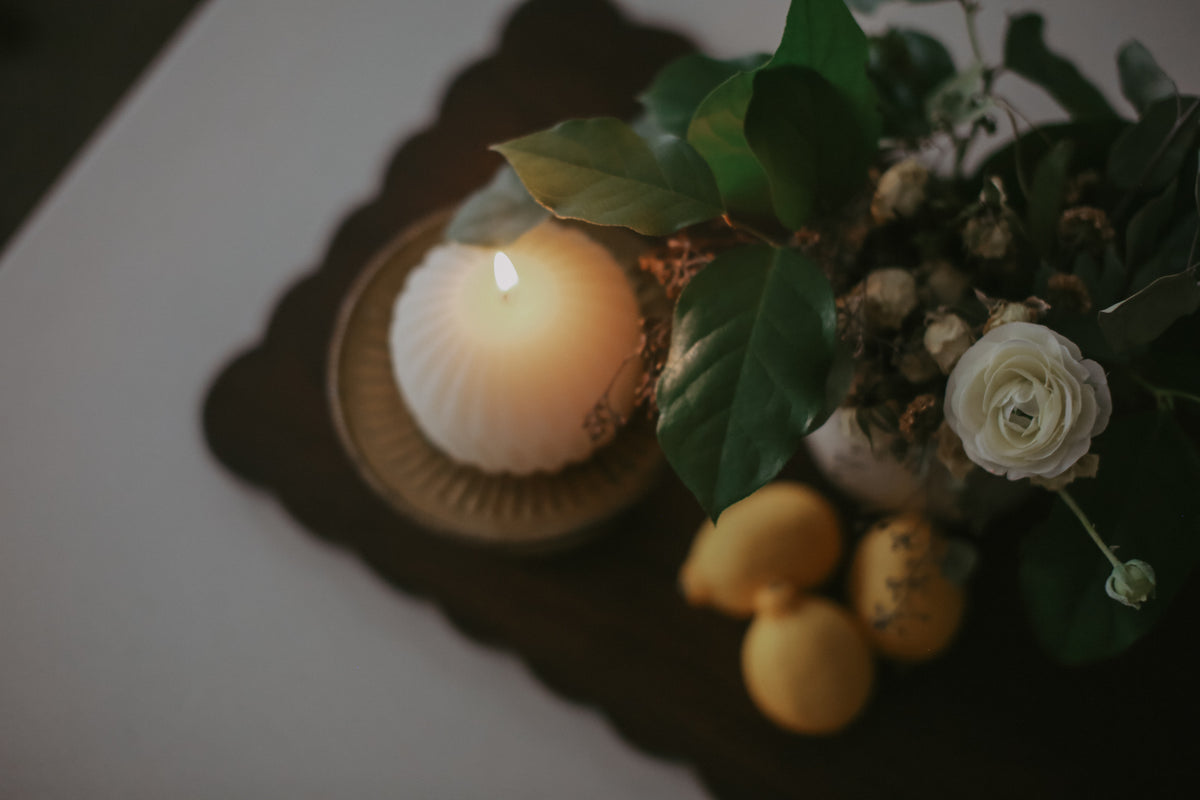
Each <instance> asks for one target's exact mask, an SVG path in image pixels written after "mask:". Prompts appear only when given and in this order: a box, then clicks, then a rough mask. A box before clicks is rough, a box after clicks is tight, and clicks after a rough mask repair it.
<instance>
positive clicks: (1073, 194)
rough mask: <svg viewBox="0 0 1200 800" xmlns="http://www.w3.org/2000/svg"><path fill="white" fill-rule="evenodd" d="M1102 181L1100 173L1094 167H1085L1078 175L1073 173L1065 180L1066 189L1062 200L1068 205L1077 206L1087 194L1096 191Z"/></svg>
mask: <svg viewBox="0 0 1200 800" xmlns="http://www.w3.org/2000/svg"><path fill="white" fill-rule="evenodd" d="M1101 183H1102V181H1101V180H1100V173H1099V172H1097V171H1096V170H1094V169H1085V170H1084V171H1083V172H1080V173H1079V174H1078V175H1073V176H1072V177H1071V179H1070V180H1068V181H1067V189H1066V192H1065V193H1064V194H1063V202H1064V203H1066V204H1067V205H1068V206H1077V205H1079V204H1080V203H1082V202H1084V200H1086V199H1087V198H1088V197H1089V196H1091V195H1093V194H1095V193H1096V190H1097V189H1099V188H1100V185H1101Z"/></svg>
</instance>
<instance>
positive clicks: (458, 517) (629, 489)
mask: <svg viewBox="0 0 1200 800" xmlns="http://www.w3.org/2000/svg"><path fill="white" fill-rule="evenodd" d="M451 215H452V212H450V211H446V212H442V213H439V214H435V215H433V216H431V217H428V218H426V219H425V220H423V221H421V222H418V223H416V224H415V225H413V226H412V227H411V228H409V229H407V230H406V231H404V232H403V233H401V234H400V235H399V236H398V237H397V238H396V239H395V240H394V241H393V242H392V243H391V244H389V245H388V246H387V247H385V248H384V249H383V251H381V252H380V253H379V255H377V256H376V257H375V258H374V260H373V261H372V262H371V263H370V265H369V266H368V267H367V268H366V270H365V271H364V272H363V273H362V275H360V276H359V277H358V279H357V280H356V281H355V282H354V284H352V286H351V287H350V290H349V292H348V293H347V295H346V298H345V299H344V300H343V302H342V306H341V309H340V311H339V314H338V320H337V324H336V326H335V329H334V335H333V340H332V342H331V345H330V353H329V371H328V385H327V391H328V396H329V401H330V407H331V409H332V413H333V421H334V426H335V428H336V430H337V432H338V436H339V438H340V439H341V442H342V446H343V447H344V448H345V450H346V452H347V453H348V454H349V456H350V459H351V460H352V461H353V463H354V465H355V467H356V468H357V469H358V472H359V474H360V475H361V476H362V478H363V479H364V480H365V481H366V482H367V483H368V484H369V485H370V486H371V488H372V489H374V490H375V492H376V493H377V494H378V495H379V496H380V497H382V498H383V499H384V500H385V501H387V502H388V503H389V504H390V505H391V506H392V507H394V508H395V509H396V510H397V511H399V512H401V513H402V514H404V515H406V516H409V517H412V518H413V519H415V520H417V521H418V522H420V523H421V524H423V525H425V526H426V527H429V528H432V529H435V530H437V531H441V532H445V533H450V534H454V535H457V536H459V537H462V538H464V539H466V540H469V541H473V542H476V543H480V544H486V545H491V546H497V547H505V548H510V549H514V550H537V549H545V548H548V547H559V546H563V545H565V544H568V543H570V542H573V541H576V540H578V539H580V538H583V535H584V534H586V533H587V532H588V529H589V528H591V527H593V526H595V525H596V523H598V522H600V521H602V520H604V519H606V518H608V517H610V516H612V515H613V514H614V513H616V512H618V511H620V510H621V509H623V508H625V507H627V506H629V505H630V504H632V503H633V502H634V501H636V500H637V499H638V498H639V497H641V496H642V495H643V494H644V493H645V492H646V490H647V489H648V488H649V487H650V485H651V484H652V483H653V481H654V479H655V478H656V476H657V475H658V473H659V470H660V467H661V465H662V461H663V459H662V454H661V451H660V450H659V448H658V442H657V440H656V439H655V436H654V430H653V427H652V426H651V425H650V424H649V423H648V422H647V421H645V420H643V419H640V418H639V419H635V420H634V421H631V422H630V423H629V424H627V425H625V426H624V427H623V428H622V429H621V430H620V431H619V432H618V433H617V436H616V437H615V438H614V439H613V441H612V442H611V443H609V444H608V445H606V446H605V447H603V448H601V449H600V450H598V451H597V452H596V453H595V454H594V455H593V456H592V457H591V458H590V459H589V460H587V461H585V462H581V463H578V464H574V465H572V466H569V467H567V468H566V469H564V470H562V471H560V472H556V473H552V474H551V473H537V474H535V475H531V476H515V475H504V474H494V473H487V472H483V471H482V470H479V469H476V468H474V467H470V466H466V465H463V464H460V463H458V462H456V461H453V460H451V459H450V458H448V457H447V456H446V455H445V454H443V453H442V452H441V451H439V450H437V449H436V448H434V447H433V445H431V444H430V443H429V442H428V441H427V440H426V439H425V437H424V435H423V434H422V433H421V431H420V429H418V427H417V425H416V423H415V422H414V420H413V418H412V415H411V414H410V412H409V410H408V407H407V406H406V405H405V403H404V399H403V397H402V395H401V394H400V390H399V388H398V387H397V385H396V380H395V376H394V373H393V370H392V362H391V354H390V350H389V344H388V335H389V330H390V327H391V322H392V310H393V307H394V305H395V300H396V297H397V296H398V295H399V293H400V291H401V289H402V288H403V286H404V281H405V279H406V278H407V276H408V273H409V271H410V270H412V269H413V268H414V267H416V266H417V265H418V264H420V263H421V261H422V259H423V258H424V256H425V253H426V251H427V250H429V249H430V248H431V247H433V246H434V245H436V244H438V243H439V242H441V241H442V231H443V229H444V228H445V226H446V224H447V223H448V222H449V219H450V217H451ZM592 235H593V236H594V238H597V239H598V240H602V243H603V244H605V245H606V246H608V247H609V248H610V249H611V250H612V251H613V252H614V255H616V256H617V258H618V260H619V261H621V263H622V264H623V265H625V267H626V269H627V270H628V271H630V273H631V277H632V278H634V279H635V286H638V289H639V297H640V300H641V302H642V307H643V311H644V312H646V313H662V312H663V305H662V304H663V302H664V301H663V299H662V297H661V295H660V294H659V293H657V292H656V291H654V288H653V287H651V286H648V285H647V284H648V283H650V282H649V281H646V280H644V279H639V276H638V275H636V274H635V273H636V272H637V268H636V253H637V252H638V250H639V249H640V247H641V240H640V239H637V238H635V237H633V236H632V235H631V234H626V233H625V232H621V231H608V230H605V231H602V232H601V235H597V234H595V233H592Z"/></svg>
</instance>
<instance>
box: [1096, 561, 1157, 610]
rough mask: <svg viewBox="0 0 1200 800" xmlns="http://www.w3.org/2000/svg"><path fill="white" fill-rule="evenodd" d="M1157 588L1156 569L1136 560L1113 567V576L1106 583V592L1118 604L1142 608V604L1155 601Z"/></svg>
mask: <svg viewBox="0 0 1200 800" xmlns="http://www.w3.org/2000/svg"><path fill="white" fill-rule="evenodd" d="M1155 586H1156V583H1155V581H1154V567H1152V566H1150V565H1149V564H1147V563H1146V562H1145V561H1142V560H1140V559H1137V558H1135V559H1133V560H1131V561H1126V562H1125V563H1124V564H1122V565H1121V566H1119V567H1113V571H1112V574H1111V575H1109V576H1108V580H1107V581H1105V582H1104V591H1105V592H1106V593H1107V594H1108V596H1109V597H1111V598H1112V599H1113V600H1116V601H1117V602H1118V603H1121V604H1123V605H1127V606H1129V607H1130V608H1141V607H1142V603H1144V602H1146V601H1147V600H1153V599H1154V590H1155Z"/></svg>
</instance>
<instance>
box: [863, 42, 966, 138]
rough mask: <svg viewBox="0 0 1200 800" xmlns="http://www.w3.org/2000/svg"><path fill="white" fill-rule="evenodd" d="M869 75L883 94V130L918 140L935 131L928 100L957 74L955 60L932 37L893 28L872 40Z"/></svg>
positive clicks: (893, 134)
mask: <svg viewBox="0 0 1200 800" xmlns="http://www.w3.org/2000/svg"><path fill="white" fill-rule="evenodd" d="M868 47H869V60H868V64H867V74H868V75H869V76H870V77H871V81H872V82H873V83H874V84H875V90H876V92H877V93H878V94H879V105H880V109H881V111H882V113H883V133H884V135H885V136H893V137H896V138H901V139H910V140H911V139H918V138H920V137H922V136H927V135H929V134H930V133H932V126H931V125H930V124H929V119H928V116H927V114H926V102H927V101H928V99H929V97H930V95H931V94H932V93H933V90H934V89H936V88H937V87H939V86H941V85H942V84H943V83H945V82H946V81H948V80H950V79H951V78H953V77H954V74H955V72H956V70H955V68H954V60H953V59H952V58H951V57H950V53H949V52H948V51H947V50H946V48H945V47H944V46H942V43H941V42H939V41H938V40H937V39H934V38H933V37H932V36H927V35H926V34H924V33H921V32H919V31H914V30H907V29H904V28H890V29H888V30H887V31H886V32H885V33H884V34H883V35H882V36H873V37H871V38H870V40H869V41H868Z"/></svg>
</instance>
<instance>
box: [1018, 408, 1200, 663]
mask: <svg viewBox="0 0 1200 800" xmlns="http://www.w3.org/2000/svg"><path fill="white" fill-rule="evenodd" d="M1094 449H1095V451H1096V452H1097V453H1099V455H1100V473H1099V475H1098V476H1097V477H1096V478H1094V479H1084V480H1079V481H1075V482H1074V483H1072V484H1071V485H1070V487H1068V491H1069V492H1070V493H1071V495H1072V497H1074V499H1075V500H1076V502H1078V504H1079V505H1080V507H1081V508H1082V509H1083V510H1084V512H1085V513H1086V514H1087V515H1088V517H1089V518H1090V519H1091V520H1092V522H1093V523H1094V524H1095V526H1096V530H1097V531H1098V532H1099V534H1100V536H1101V538H1103V539H1104V541H1105V542H1106V543H1107V544H1109V545H1110V546H1115V547H1119V549H1118V550H1117V551H1116V552H1117V555H1118V557H1119V558H1120V559H1121V560H1123V561H1129V560H1130V559H1134V558H1138V559H1142V560H1143V561H1146V562H1148V563H1149V564H1150V565H1151V566H1153V567H1154V570H1155V573H1156V576H1157V581H1158V591H1157V597H1156V598H1155V599H1153V600H1150V601H1149V602H1147V603H1146V604H1144V605H1143V606H1142V608H1141V609H1140V610H1138V609H1133V608H1129V607H1127V606H1123V605H1121V604H1119V603H1117V602H1116V601H1114V600H1112V599H1111V598H1109V597H1108V595H1106V594H1105V592H1104V582H1105V581H1106V580H1107V578H1108V576H1109V574H1110V573H1111V572H1112V566H1111V565H1110V564H1109V562H1108V561H1107V560H1106V559H1105V558H1104V556H1103V555H1102V554H1101V553H1100V551H1099V550H1098V549H1097V548H1096V546H1095V545H1094V544H1093V543H1092V542H1091V540H1090V539H1089V538H1088V535H1087V533H1085V532H1084V530H1083V528H1082V527H1080V525H1079V522H1078V521H1077V520H1076V519H1075V517H1074V515H1073V514H1072V513H1071V511H1070V510H1069V509H1068V508H1067V506H1066V505H1065V504H1064V503H1063V502H1062V501H1061V500H1059V501H1057V502H1056V503H1055V504H1054V508H1053V509H1052V510H1051V512H1050V516H1049V518H1047V519H1046V520H1045V521H1044V522H1043V523H1041V524H1040V525H1038V526H1037V527H1036V528H1034V529H1033V530H1032V531H1030V533H1029V535H1028V536H1027V537H1026V539H1025V543H1024V547H1023V548H1022V553H1021V571H1020V580H1021V590H1022V594H1023V596H1024V598H1025V605H1026V607H1027V609H1028V611H1029V615H1030V617H1031V620H1032V623H1033V628H1034V631H1035V632H1036V633H1037V635H1038V638H1039V639H1040V640H1041V642H1042V645H1043V647H1045V649H1046V650H1047V651H1048V652H1049V653H1050V654H1051V655H1053V656H1054V657H1055V658H1056V659H1058V660H1059V661H1062V662H1064V663H1067V664H1083V663H1088V662H1092V661H1097V660H1100V659H1104V658H1111V657H1112V656H1114V655H1117V654H1118V653H1120V652H1121V651H1123V650H1125V649H1126V648H1127V647H1129V646H1130V645H1131V644H1133V643H1134V642H1135V641H1137V639H1139V638H1140V637H1141V636H1143V635H1144V634H1145V633H1146V632H1148V631H1149V630H1150V629H1151V628H1152V627H1153V626H1154V624H1155V622H1157V620H1158V619H1159V617H1160V616H1162V614H1163V612H1164V611H1166V609H1167V606H1168V605H1169V604H1170V602H1171V600H1172V598H1173V597H1174V596H1175V595H1176V594H1177V593H1178V591H1179V589H1180V588H1181V587H1182V586H1183V584H1184V582H1185V581H1186V580H1187V577H1188V573H1189V572H1190V571H1191V570H1192V568H1193V567H1194V566H1195V565H1196V564H1197V562H1200V536H1197V535H1196V533H1197V531H1198V530H1200V492H1197V491H1196V487H1197V486H1200V456H1197V454H1196V451H1195V449H1194V448H1193V447H1192V445H1191V443H1190V442H1189V441H1188V438H1187V436H1186V435H1185V434H1184V432H1183V431H1182V430H1181V429H1180V428H1179V426H1178V425H1177V424H1176V423H1175V421H1174V420H1173V419H1172V418H1171V417H1170V416H1168V415H1160V414H1155V413H1142V414H1136V415H1131V416H1127V417H1116V418H1114V419H1113V421H1112V423H1111V424H1110V425H1109V429H1108V430H1107V431H1106V432H1105V433H1104V434H1103V435H1102V436H1100V437H1099V438H1098V439H1097V440H1096V443H1095V446H1094ZM1134 487H1136V490H1135V489H1134Z"/></svg>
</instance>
